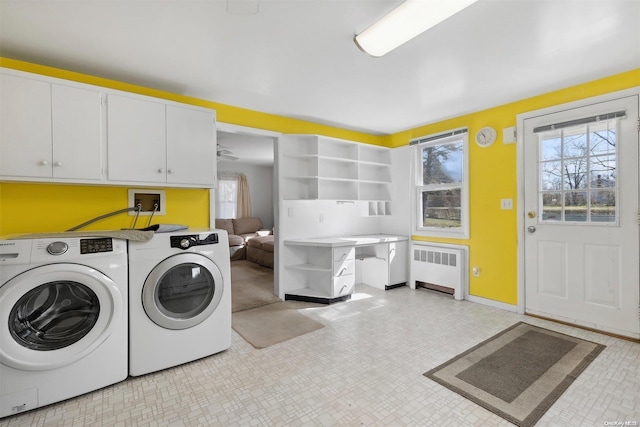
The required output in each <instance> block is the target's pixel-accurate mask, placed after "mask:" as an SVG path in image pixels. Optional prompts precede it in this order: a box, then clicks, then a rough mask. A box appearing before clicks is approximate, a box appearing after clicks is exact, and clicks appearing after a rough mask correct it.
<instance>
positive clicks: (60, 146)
mask: <svg viewBox="0 0 640 427" xmlns="http://www.w3.org/2000/svg"><path fill="white" fill-rule="evenodd" d="M215 120H216V113H215V111H214V110H211V109H207V108H202V107H197V106H192V105H187V104H180V103H177V102H172V101H167V100H164V99H159V98H153V97H149V96H142V95H137V94H133V93H128V92H122V91H118V90H113V89H107V88H103V87H98V86H93V85H88V84H83V83H76V82H71V81H67V80H62V79H56V78H52V77H46V76H40V75H37V74H31V73H26V72H21V71H16V70H11V69H5V68H2V69H0V180H4V181H38V182H65V183H78V184H83V183H84V184H112V185H136V184H140V185H150V186H163V187H192V188H212V187H215V184H216V166H217V157H216V124H215Z"/></svg>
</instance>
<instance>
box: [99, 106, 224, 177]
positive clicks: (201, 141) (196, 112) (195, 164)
mask: <svg viewBox="0 0 640 427" xmlns="http://www.w3.org/2000/svg"><path fill="white" fill-rule="evenodd" d="M107 105H108V107H107V128H108V153H109V154H108V157H109V173H108V176H109V180H113V181H126V182H133V183H148V184H167V185H180V186H198V187H213V186H214V185H215V176H216V160H217V159H216V148H215V146H216V141H215V112H214V111H212V110H206V109H203V108H197V107H189V106H179V105H175V104H170V103H166V102H161V101H160V100H155V99H153V98H146V97H144V98H143V97H135V96H124V95H119V94H118V95H115V94H109V97H108V102H107Z"/></svg>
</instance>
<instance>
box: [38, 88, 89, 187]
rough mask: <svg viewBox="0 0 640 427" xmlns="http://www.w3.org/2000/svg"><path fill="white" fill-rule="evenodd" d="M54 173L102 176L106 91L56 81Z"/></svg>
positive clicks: (53, 100) (58, 175) (85, 177)
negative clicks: (60, 83) (103, 107)
mask: <svg viewBox="0 0 640 427" xmlns="http://www.w3.org/2000/svg"><path fill="white" fill-rule="evenodd" d="M51 105H52V117H53V177H54V178H69V179H82V180H100V179H101V178H102V94H101V93H100V92H97V91H92V90H87V89H80V88H75V87H70V86H63V85H58V84H53V85H52V86H51Z"/></svg>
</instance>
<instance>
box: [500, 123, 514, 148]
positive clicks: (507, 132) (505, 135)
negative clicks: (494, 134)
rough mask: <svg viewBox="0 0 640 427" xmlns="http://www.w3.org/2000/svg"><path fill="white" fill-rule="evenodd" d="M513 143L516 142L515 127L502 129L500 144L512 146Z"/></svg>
mask: <svg viewBox="0 0 640 427" xmlns="http://www.w3.org/2000/svg"><path fill="white" fill-rule="evenodd" d="M514 142H516V127H515V126H511V127H510V128H504V129H502V143H503V144H513V143H514Z"/></svg>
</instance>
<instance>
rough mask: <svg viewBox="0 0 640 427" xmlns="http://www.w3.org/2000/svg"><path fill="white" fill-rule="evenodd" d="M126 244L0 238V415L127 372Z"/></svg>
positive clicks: (60, 397) (96, 386)
mask: <svg viewBox="0 0 640 427" xmlns="http://www.w3.org/2000/svg"><path fill="white" fill-rule="evenodd" d="M126 251H127V245H126V241H124V240H119V239H112V238H106V237H105V238H102V237H100V238H80V237H70V238H58V239H26V240H0V417H6V416H9V415H14V414H18V413H21V412H24V411H27V410H30V409H34V408H38V407H41V406H44V405H48V404H51V403H55V402H59V401H61V400H65V399H68V398H71V397H74V396H78V395H81V394H84V393H87V392H90V391H93V390H97V389H99V388H102V387H105V386H108V385H110V384H114V383H116V382H119V381H122V380H124V379H125V378H127V376H128V368H127V364H128V360H127V357H128V352H127V344H128V342H127V333H128V322H127V320H128V313H127V299H128V289H127V252H126Z"/></svg>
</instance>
